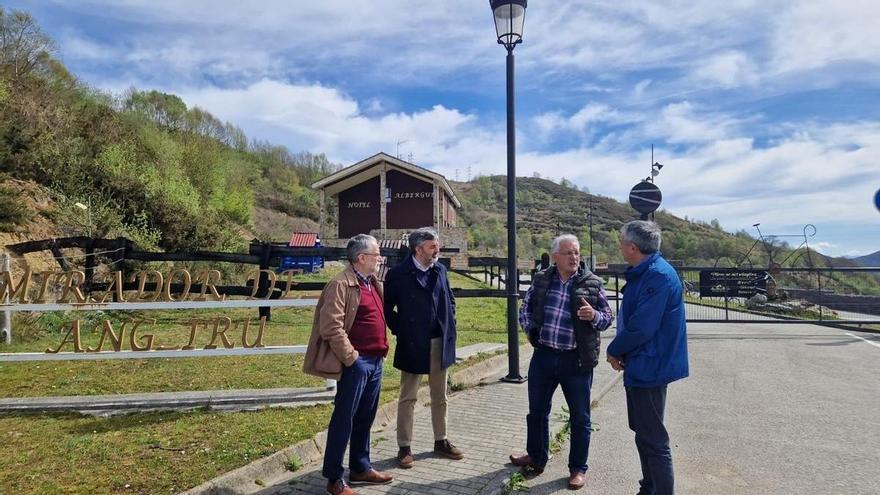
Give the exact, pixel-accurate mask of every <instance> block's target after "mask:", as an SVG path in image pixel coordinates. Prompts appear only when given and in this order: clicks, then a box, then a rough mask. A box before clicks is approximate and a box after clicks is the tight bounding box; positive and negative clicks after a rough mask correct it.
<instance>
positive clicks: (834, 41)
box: [772, 0, 880, 72]
mask: <svg viewBox="0 0 880 495" xmlns="http://www.w3.org/2000/svg"><path fill="white" fill-rule="evenodd" d="M777 19H778V20H777V28H776V30H775V32H774V36H773V40H772V47H773V51H774V61H773V63H772V65H773V66H775V67H777V70H778V71H780V72H784V71H796V70H806V69H813V68H816V67H822V66H825V65H827V64H830V63H833V62H837V61H861V62H866V63H869V64H871V65H874V66H875V69H876V67H877V66H878V65H880V31H878V29H877V26H878V25H880V6H878V4H877V2H876V1H875V0H847V1H845V2H840V1H836V0H812V1H810V2H794V3H793V5H791V6H790V8H788V9H785V10H783V11H780V12H779V15H778V16H777Z"/></svg>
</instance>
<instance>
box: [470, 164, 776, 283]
mask: <svg viewBox="0 0 880 495" xmlns="http://www.w3.org/2000/svg"><path fill="white" fill-rule="evenodd" d="M454 187H455V188H456V190H457V192H458V193H459V194H460V197H461V198H462V203H463V206H462V211H461V218H462V219H463V221H464V223H465V225H466V226H467V227H468V229H469V230H470V241H471V242H470V244H471V247H472V248H473V249H474V250H476V251H484V252H486V253H492V254H502V253H503V252H504V251H505V250H506V246H507V238H506V230H505V225H506V222H507V217H506V210H505V208H506V206H505V205H506V198H507V196H506V195H507V187H506V179H505V177H503V176H492V177H479V178H477V179H475V180H473V181H471V182H468V183H454ZM516 187H517V230H518V232H517V234H518V242H519V245H518V249H519V250H520V252H522V254H523V255H527V254H528V255H531V256H540V254H541V253H542V252H545V251H546V250H547V246H549V244H550V241H551V239H552V238H553V237H554V236H555V235H557V234H559V233H572V234H575V235H577V236H578V238H580V239H581V243H582V246H581V252H583V253H584V254H589V246H590V228H589V225H590V209H591V208H590V204H591V202H592V217H593V229H592V232H593V252H594V254H595V255H596V256H597V258H598V260H599V261H606V262H612V263H616V262H622V260H621V259H620V255H619V253H618V251H617V238H618V232H619V230H620V227H621V225H623V223H625V222H627V221H629V220H633V219H637V218H638V213H636V212H635V211H634V210H633V209H632V208H631V207H630V206H629V205H628V204H624V203H621V202H619V201H616V200H614V199H611V198H608V197H605V196H600V195H595V194H588V193H585V192H582V191H579V190H578V189H575V188H574V187H571V186H569V185H567V184H566V185H561V184H557V183H555V182H552V181H549V180H546V179H540V178H518V179H517V186H516ZM655 220H656V221H657V223H659V224H660V225H661V227H662V228H663V229H664V241H663V246H662V249H663V252H664V254H665V255H666V256H667V257H669V258H671V259H677V260H682V261H685V262H686V263H687V264H705V263H709V264H713V263H714V262H715V261H716V260H720V261H719V264H721V265H724V266H730V264H731V263H732V262H733V261H736V260H739V259H740V258H741V257H742V255H743V254H744V253H746V252H747V251H748V248H749V247H750V246H751V245H752V244H753V243H754V239H753V238H752V237H751V236H749V235H748V234H747V233H745V232H739V233H737V234H730V233H728V232H725V231H724V230H722V228H721V226H720V225H719V224H718V222H717V220H713V221H712V222H710V223H704V222H693V221H688V220H685V219H681V218H678V217H676V216H673V215H670V214H668V213H666V212H665V211H662V210H661V211H660V212H658V213H657V214H656V218H655ZM760 258H761V256H760V253H757V252H756V253H755V255H754V256H752V259H753V260H755V261H756V262H757V261H758V260H759V259H760Z"/></svg>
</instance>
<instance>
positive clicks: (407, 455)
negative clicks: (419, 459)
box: [397, 447, 416, 469]
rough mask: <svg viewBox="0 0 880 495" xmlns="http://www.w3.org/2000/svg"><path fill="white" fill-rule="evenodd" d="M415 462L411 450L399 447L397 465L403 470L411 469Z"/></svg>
mask: <svg viewBox="0 0 880 495" xmlns="http://www.w3.org/2000/svg"><path fill="white" fill-rule="evenodd" d="M415 461H416V459H415V457H413V454H412V449H411V448H409V447H401V448H400V450H399V451H397V465H398V466H399V467H401V468H403V469H409V468H411V467H413V463H414V462H415Z"/></svg>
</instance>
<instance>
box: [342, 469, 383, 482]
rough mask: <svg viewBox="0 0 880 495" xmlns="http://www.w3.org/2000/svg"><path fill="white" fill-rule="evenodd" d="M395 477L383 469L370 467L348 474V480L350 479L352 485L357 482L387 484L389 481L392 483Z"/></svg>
mask: <svg viewBox="0 0 880 495" xmlns="http://www.w3.org/2000/svg"><path fill="white" fill-rule="evenodd" d="M393 479H394V476H391V475H390V474H388V473H383V472H381V471H376V470H375V469H368V470H366V471H364V472H363V473H349V475H348V481H350V482H351V484H352V485H354V484H355V483H357V484H358V485H387V484H388V483H391V481H392V480H393Z"/></svg>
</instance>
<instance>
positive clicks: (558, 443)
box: [550, 406, 571, 454]
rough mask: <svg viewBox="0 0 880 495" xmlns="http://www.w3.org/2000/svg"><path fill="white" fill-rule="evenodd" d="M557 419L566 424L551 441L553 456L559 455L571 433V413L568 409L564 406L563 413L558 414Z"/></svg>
mask: <svg viewBox="0 0 880 495" xmlns="http://www.w3.org/2000/svg"><path fill="white" fill-rule="evenodd" d="M556 417H557V419H559V420H560V421H565V424H563V425H562V429H561V430H559V431H558V432H556V436H554V437H553V439H552V440H551V441H550V453H551V454H557V453H559V450H560V449H561V448H562V446H563V445H565V438H566V437H567V436H568V435H569V433H570V432H571V413H569V411H568V408H566V407H565V406H562V412H560V413H557V415H556Z"/></svg>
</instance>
